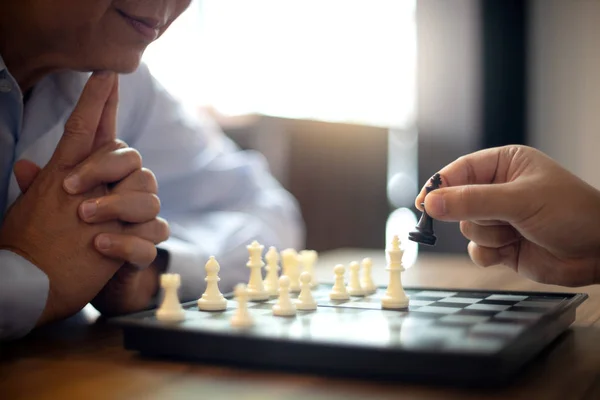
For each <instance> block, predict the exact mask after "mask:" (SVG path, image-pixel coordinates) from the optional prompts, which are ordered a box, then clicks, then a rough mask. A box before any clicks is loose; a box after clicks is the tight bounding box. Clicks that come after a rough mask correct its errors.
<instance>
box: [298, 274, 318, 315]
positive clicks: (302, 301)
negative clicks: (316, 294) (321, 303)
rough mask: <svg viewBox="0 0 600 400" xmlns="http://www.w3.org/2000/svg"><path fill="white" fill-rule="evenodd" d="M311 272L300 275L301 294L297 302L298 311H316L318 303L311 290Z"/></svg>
mask: <svg viewBox="0 0 600 400" xmlns="http://www.w3.org/2000/svg"><path fill="white" fill-rule="evenodd" d="M310 279H311V278H310V272H308V271H304V272H303V273H301V274H300V294H299V295H298V299H297V300H296V308H297V309H298V310H305V311H306V310H316V309H317V302H316V301H315V299H314V298H313V295H312V292H311V288H310Z"/></svg>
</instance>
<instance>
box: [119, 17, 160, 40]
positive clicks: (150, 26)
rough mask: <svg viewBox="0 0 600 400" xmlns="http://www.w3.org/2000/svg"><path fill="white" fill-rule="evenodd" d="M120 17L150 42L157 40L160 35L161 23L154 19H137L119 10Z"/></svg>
mask: <svg viewBox="0 0 600 400" xmlns="http://www.w3.org/2000/svg"><path fill="white" fill-rule="evenodd" d="M117 12H118V13H119V15H121V17H123V19H125V21H126V22H127V23H129V25H131V27H133V28H134V29H135V30H136V31H137V32H138V33H140V34H141V35H142V36H144V37H145V38H147V39H149V40H151V41H152V40H155V39H156V38H157V37H158V34H159V33H160V28H161V23H160V22H159V21H158V20H156V19H153V18H145V17H137V16H133V15H130V14H127V13H125V12H123V11H121V10H117Z"/></svg>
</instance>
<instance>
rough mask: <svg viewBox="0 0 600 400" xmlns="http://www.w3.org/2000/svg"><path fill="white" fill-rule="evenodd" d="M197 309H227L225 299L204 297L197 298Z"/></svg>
mask: <svg viewBox="0 0 600 400" xmlns="http://www.w3.org/2000/svg"><path fill="white" fill-rule="evenodd" d="M198 309H199V310H200V311H225V310H226V309H227V300H226V299H225V298H224V297H223V299H222V300H216V301H209V300H206V299H204V298H202V299H200V300H198Z"/></svg>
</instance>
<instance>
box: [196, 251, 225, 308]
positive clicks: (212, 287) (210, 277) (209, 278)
mask: <svg viewBox="0 0 600 400" xmlns="http://www.w3.org/2000/svg"><path fill="white" fill-rule="evenodd" d="M204 269H205V270H206V278H204V280H205V281H206V290H205V291H204V294H202V297H201V298H200V299H198V309H200V310H202V311H223V310H225V309H227V299H225V297H224V296H223V294H222V293H221V291H220V290H219V281H220V280H221V278H219V276H218V274H219V270H220V269H221V266H220V265H219V263H218V262H217V260H216V259H215V257H214V256H211V257H210V258H209V259H208V261H207V262H206V265H205V266H204Z"/></svg>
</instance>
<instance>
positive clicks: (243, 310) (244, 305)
mask: <svg viewBox="0 0 600 400" xmlns="http://www.w3.org/2000/svg"><path fill="white" fill-rule="evenodd" d="M233 295H234V296H235V299H236V301H237V303H238V307H237V310H235V314H233V317H231V326H233V327H234V328H249V327H251V326H252V325H254V320H253V318H252V315H250V312H249V311H248V289H247V288H246V285H244V284H243V283H240V284H238V285H237V286H236V287H235V289H234V291H233Z"/></svg>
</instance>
